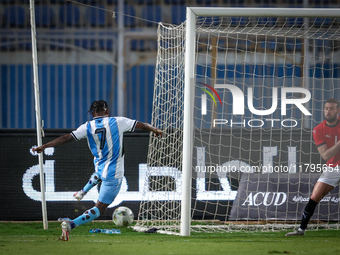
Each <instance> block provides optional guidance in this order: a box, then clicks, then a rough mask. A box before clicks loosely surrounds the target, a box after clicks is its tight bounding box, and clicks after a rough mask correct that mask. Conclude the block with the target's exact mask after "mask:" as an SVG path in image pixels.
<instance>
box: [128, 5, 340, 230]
mask: <svg viewBox="0 0 340 255" xmlns="http://www.w3.org/2000/svg"><path fill="white" fill-rule="evenodd" d="M339 13H340V12H339V10H338V9H327V10H326V9H317V10H313V9H269V8H267V9H247V8H188V9H187V21H186V24H182V25H180V26H171V25H164V24H160V25H159V28H158V56H157V66H156V77H155V90H154V100H153V116H152V124H153V125H155V126H157V127H159V128H161V129H162V130H164V136H163V138H161V139H159V138H155V137H154V136H150V145H149V153H148V165H147V168H148V170H147V176H146V179H145V183H144V190H143V201H142V202H141V205H140V212H139V215H138V222H137V224H136V227H135V228H136V229H137V230H140V231H143V230H147V229H150V228H156V229H158V230H159V231H160V232H161V231H164V232H166V233H174V234H176V233H177V234H179V233H180V234H181V235H188V234H190V231H205V232H214V231H230V230H235V229H242V230H245V229H262V230H263V229H270V230H274V229H285V228H292V227H296V226H298V224H299V222H300V219H301V213H302V211H303V209H304V207H305V205H306V203H307V202H308V199H309V196H310V194H311V192H312V190H313V187H314V184H315V182H316V180H317V179H318V177H319V176H320V172H321V171H322V168H323V166H324V164H325V162H324V161H323V160H322V159H321V157H320V155H319V153H318V152H317V148H316V146H315V144H314V142H313V137H312V129H313V128H314V127H315V126H316V125H317V124H319V123H321V122H322V121H323V120H324V116H323V105H324V103H325V101H326V100H327V99H328V98H337V99H340V60H339V59H340V41H339V39H340V31H339V28H340V26H339V25H340V19H339ZM317 15H318V16H317ZM339 213H340V208H339V188H335V189H334V190H333V191H332V192H331V193H330V194H328V195H327V196H326V197H325V198H324V199H323V200H322V201H321V202H320V205H319V206H318V207H317V209H316V211H315V214H314V216H313V217H312V219H311V222H310V224H309V228H314V229H317V228H320V227H338V222H339V218H340V215H339Z"/></svg>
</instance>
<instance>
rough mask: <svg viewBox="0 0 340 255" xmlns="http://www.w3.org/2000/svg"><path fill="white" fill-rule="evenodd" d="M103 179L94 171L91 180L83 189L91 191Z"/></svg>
mask: <svg viewBox="0 0 340 255" xmlns="http://www.w3.org/2000/svg"><path fill="white" fill-rule="evenodd" d="M101 181H102V180H101V179H100V176H99V174H97V173H94V174H92V176H91V177H90V179H89V181H88V182H87V183H86V185H85V186H84V188H83V189H82V191H85V192H86V193H87V192H89V191H90V189H92V188H93V187H94V186H96V185H97V184H98V183H100V182H101Z"/></svg>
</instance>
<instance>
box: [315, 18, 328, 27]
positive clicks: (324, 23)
mask: <svg viewBox="0 0 340 255" xmlns="http://www.w3.org/2000/svg"><path fill="white" fill-rule="evenodd" d="M310 20H311V19H310ZM312 22H313V23H314V25H315V26H322V27H327V26H330V25H331V24H332V19H331V18H316V19H314V20H313V19H312Z"/></svg>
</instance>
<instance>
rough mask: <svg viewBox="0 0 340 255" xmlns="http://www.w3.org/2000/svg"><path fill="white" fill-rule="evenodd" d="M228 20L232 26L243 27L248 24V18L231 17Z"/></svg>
mask: <svg viewBox="0 0 340 255" xmlns="http://www.w3.org/2000/svg"><path fill="white" fill-rule="evenodd" d="M230 19H231V21H230V22H231V25H233V26H245V25H247V24H248V23H249V18H245V17H231V18H230Z"/></svg>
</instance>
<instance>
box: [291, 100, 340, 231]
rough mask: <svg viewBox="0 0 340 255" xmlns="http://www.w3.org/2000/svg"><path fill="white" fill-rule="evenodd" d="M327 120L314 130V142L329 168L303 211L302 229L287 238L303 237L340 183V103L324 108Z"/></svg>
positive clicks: (329, 102)
mask: <svg viewBox="0 0 340 255" xmlns="http://www.w3.org/2000/svg"><path fill="white" fill-rule="evenodd" d="M323 111H324V114H325V120H324V121H323V122H322V123H320V124H319V125H317V126H316V127H315V128H314V129H313V138H314V142H315V144H316V146H317V148H318V151H319V153H320V155H321V157H322V158H323V159H324V160H326V161H327V167H326V168H325V169H324V171H323V173H322V175H321V176H320V178H319V179H318V181H317V182H316V184H315V186H314V189H313V192H312V195H311V197H310V199H309V201H308V203H307V205H306V207H305V209H304V211H303V214H302V220H301V225H300V228H299V229H298V230H296V231H294V232H291V233H287V234H286V236H303V235H304V234H305V230H306V228H307V224H308V222H309V220H310V218H311V217H312V216H313V213H314V210H315V207H316V206H317V205H318V203H319V202H320V201H321V199H322V198H323V197H324V196H326V195H327V194H328V193H329V192H330V191H331V190H332V189H334V187H336V186H337V185H338V184H339V181H340V171H339V168H340V123H339V113H340V105H339V101H338V100H336V99H334V98H330V99H328V100H327V101H326V103H325V106H324V110H323Z"/></svg>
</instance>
